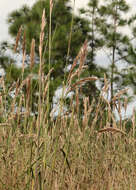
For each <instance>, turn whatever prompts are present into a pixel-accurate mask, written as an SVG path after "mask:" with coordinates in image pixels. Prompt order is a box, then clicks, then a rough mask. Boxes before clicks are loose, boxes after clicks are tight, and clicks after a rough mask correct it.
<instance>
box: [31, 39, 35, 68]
mask: <svg viewBox="0 0 136 190" xmlns="http://www.w3.org/2000/svg"><path fill="white" fill-rule="evenodd" d="M34 59H35V39H32V43H31V53H30V69H31V70H32V68H33V66H34Z"/></svg>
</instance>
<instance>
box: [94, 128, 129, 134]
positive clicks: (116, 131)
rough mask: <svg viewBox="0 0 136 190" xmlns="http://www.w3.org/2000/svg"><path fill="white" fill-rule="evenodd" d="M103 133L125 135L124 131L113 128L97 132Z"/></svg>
mask: <svg viewBox="0 0 136 190" xmlns="http://www.w3.org/2000/svg"><path fill="white" fill-rule="evenodd" d="M105 132H114V133H121V134H123V135H126V133H125V132H124V131H122V130H120V129H117V128H114V127H107V128H104V129H101V130H99V131H98V133H105Z"/></svg>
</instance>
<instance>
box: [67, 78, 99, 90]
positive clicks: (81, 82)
mask: <svg viewBox="0 0 136 190" xmlns="http://www.w3.org/2000/svg"><path fill="white" fill-rule="evenodd" d="M97 79H98V78H97V77H87V78H84V79H82V80H79V81H77V82H76V83H74V84H73V85H72V86H71V88H70V90H69V91H71V90H75V88H76V87H77V86H78V85H82V84H83V83H85V82H88V81H95V80H97Z"/></svg>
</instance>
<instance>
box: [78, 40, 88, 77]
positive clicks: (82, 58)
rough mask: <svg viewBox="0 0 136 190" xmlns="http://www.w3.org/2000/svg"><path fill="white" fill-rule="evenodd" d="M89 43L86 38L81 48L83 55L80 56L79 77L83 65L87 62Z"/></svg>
mask: <svg viewBox="0 0 136 190" xmlns="http://www.w3.org/2000/svg"><path fill="white" fill-rule="evenodd" d="M87 44H88V41H87V40H85V42H84V44H83V47H82V48H81V56H80V64H79V72H78V77H80V74H81V70H82V67H83V65H84V63H85V59H86V56H87Z"/></svg>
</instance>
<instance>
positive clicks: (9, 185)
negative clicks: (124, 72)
mask: <svg viewBox="0 0 136 190" xmlns="http://www.w3.org/2000/svg"><path fill="white" fill-rule="evenodd" d="M43 20H44V19H43ZM43 35H44V23H43V22H42V27H41V35H40V37H41V38H40V46H39V47H40V48H39V50H40V53H39V54H40V67H39V79H38V81H39V83H38V86H39V92H38V99H36V100H35V101H36V102H35V104H37V105H38V107H37V115H35V114H33V110H32V102H31V96H32V93H33V89H32V88H31V87H32V86H31V83H32V80H33V79H32V75H31V74H30V75H29V76H28V77H27V78H26V79H23V72H24V64H22V81H21V82H16V83H14V84H13V85H12V86H11V87H10V88H7V87H6V84H5V79H4V77H3V78H1V80H0V85H1V88H2V92H1V94H0V122H1V123H0V189H2V190H23V189H24V190H45V189H47V190H54V189H55V190H57V189H58V190H65V189H69V190H75V189H77V190H78V189H79V190H134V189H135V187H136V139H135V117H134V116H132V119H131V127H130V128H129V129H128V128H126V125H127V121H123V120H122V119H121V116H120V121H116V119H115V118H114V115H113V113H112V111H111V108H110V103H109V102H108V100H106V99H104V96H103V95H102V94H103V93H104V92H106V91H107V89H108V82H107V80H106V78H105V86H104V88H103V93H102V94H101V95H100V97H99V98H98V99H97V100H98V101H95V100H92V102H90V103H89V100H88V98H84V99H83V102H84V104H83V114H82V116H80V117H79V115H80V110H79V107H78V106H79V102H78V101H79V94H78V88H80V85H81V84H82V83H85V82H86V81H92V80H96V79H97V78H96V77H88V78H84V79H82V80H78V81H77V82H75V83H72V79H73V77H74V76H75V75H80V73H81V71H82V69H83V67H84V65H83V62H81V63H80V64H79V68H77V70H76V71H75V70H74V67H75V64H76V60H75V62H74V63H73V65H72V67H71V70H70V72H69V76H68V78H67V83H66V84H65V86H64V87H63V88H64V90H65V89H67V91H68V92H70V91H71V90H73V89H77V90H76V98H75V100H74V99H72V98H71V103H70V105H69V108H68V110H70V112H68V113H67V114H66V113H65V112H64V111H63V110H64V109H63V108H64V107H65V101H64V100H65V97H64V96H65V94H66V93H63V95H62V98H60V102H58V108H59V109H58V116H57V117H56V118H55V119H54V117H53V114H52V112H50V108H49V97H48V96H49V88H48V87H49V83H50V73H49V75H48V76H44V75H43V72H42V64H43V62H42V40H43ZM18 38H19V34H18V36H17V41H16V47H15V49H16V48H17V43H18ZM31 49H32V51H31V63H30V67H33V60H34V59H33V56H34V52H33V51H34V41H33V43H32V48H31ZM23 52H25V51H23ZM85 55H86V42H85V44H84V45H83V47H82V51H80V52H79V55H78V56H77V59H78V58H79V57H80V58H81V57H82V58H84V56H85ZM24 57H25V53H24ZM23 60H24V59H23ZM81 60H84V59H81ZM24 87H25V89H26V90H25V91H23V90H22V89H23V88H24ZM66 87H67V88H66ZM12 91H14V92H15V95H14V96H12V98H11V99H10V100H9V94H10V93H11V92H12ZM124 92H125V91H120V92H119V93H118V94H117V95H116V96H115V97H114V100H118V99H119V98H120V96H121V95H123V93H124ZM33 103H34V102H33ZM103 103H105V105H106V110H107V111H106V112H107V114H106V117H105V115H104V112H103ZM22 108H23V110H22ZM119 114H120V111H119ZM103 117H105V122H103ZM90 118H92V119H91V121H90ZM111 119H112V121H113V122H112V128H111V127H110V123H111ZM98 120H99V122H98ZM126 129H127V130H126ZM128 131H129V132H128Z"/></svg>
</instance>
